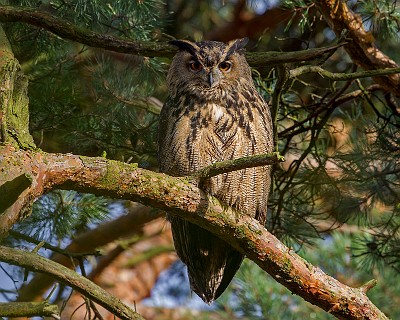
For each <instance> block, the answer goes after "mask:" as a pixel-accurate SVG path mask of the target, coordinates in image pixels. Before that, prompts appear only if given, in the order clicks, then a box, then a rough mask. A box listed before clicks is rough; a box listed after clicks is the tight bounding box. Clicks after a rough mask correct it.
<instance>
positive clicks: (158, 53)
mask: <svg viewBox="0 0 400 320" xmlns="http://www.w3.org/2000/svg"><path fill="white" fill-rule="evenodd" d="M0 21H1V22H24V23H27V24H31V25H34V26H36V27H39V28H43V29H46V30H48V31H50V32H52V33H54V34H56V35H58V36H59V37H61V38H63V39H66V40H71V41H75V42H79V43H82V44H85V45H88V46H90V47H95V48H102V49H106V50H110V51H115V52H121V53H128V54H135V55H140V56H148V57H172V56H173V55H174V54H175V52H176V50H177V49H176V47H174V46H171V45H169V44H168V43H167V42H140V41H136V40H135V41H131V40H125V39H121V38H118V37H115V36H111V35H105V34H99V33H96V32H93V31H90V30H87V29H83V28H80V27H78V26H76V25H74V24H72V23H71V22H69V21H66V20H63V19H61V18H58V17H56V16H53V15H51V14H49V13H47V12H42V11H40V10H38V9H32V8H26V7H13V6H0ZM340 46H341V44H340V45H336V46H331V47H326V48H317V49H309V50H304V51H296V52H247V53H246V58H247V61H248V62H249V64H250V65H252V66H260V65H264V66H265V65H276V64H282V63H289V62H301V61H308V60H313V59H317V58H320V57H322V56H324V55H325V54H326V53H328V52H330V51H333V50H336V49H337V48H338V47H340Z"/></svg>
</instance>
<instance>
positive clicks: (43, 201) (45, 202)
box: [14, 190, 111, 242]
mask: <svg viewBox="0 0 400 320" xmlns="http://www.w3.org/2000/svg"><path fill="white" fill-rule="evenodd" d="M110 205H111V203H110V200H107V199H105V198H102V197H96V196H94V195H91V194H80V193H78V192H76V191H69V190H56V191H53V192H50V193H48V194H46V195H44V196H42V197H40V198H39V199H38V200H37V201H36V202H35V203H34V205H33V208H32V214H31V215H30V216H29V218H27V219H25V220H24V221H23V222H21V223H19V224H17V225H16V226H14V230H16V231H19V232H22V233H24V234H27V235H30V236H32V237H34V238H36V239H40V240H44V241H47V242H54V241H56V242H57V241H61V240H63V239H67V238H71V237H73V236H74V235H76V234H77V233H79V232H82V231H85V230H87V229H88V227H89V226H93V225H94V224H96V223H98V222H101V221H104V220H106V219H107V217H109V211H110Z"/></svg>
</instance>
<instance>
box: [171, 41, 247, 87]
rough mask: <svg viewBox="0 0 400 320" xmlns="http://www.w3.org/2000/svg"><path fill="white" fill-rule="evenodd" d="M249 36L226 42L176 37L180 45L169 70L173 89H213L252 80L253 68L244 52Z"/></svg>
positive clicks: (173, 42)
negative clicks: (194, 40) (178, 38)
mask: <svg viewBox="0 0 400 320" xmlns="http://www.w3.org/2000/svg"><path fill="white" fill-rule="evenodd" d="M247 42H248V38H243V39H237V40H233V41H230V42H229V43H227V44H225V43H222V42H217V41H202V42H191V41H187V40H173V41H171V42H170V43H171V44H173V45H175V46H177V47H178V48H179V52H178V53H177V54H176V55H175V57H174V59H173V61H172V63H171V67H170V70H169V72H168V82H169V85H170V88H171V89H173V90H174V89H175V90H179V89H192V90H190V91H195V90H199V89H201V90H202V91H203V92H204V90H205V91H209V92H210V91H213V90H219V89H223V90H224V89H228V88H230V87H231V88H232V87H234V86H236V85H238V81H240V80H242V81H245V82H246V81H252V80H251V70H250V67H249V65H248V64H247V62H246V59H245V57H244V55H243V50H242V49H243V48H244V47H245V46H246V44H247Z"/></svg>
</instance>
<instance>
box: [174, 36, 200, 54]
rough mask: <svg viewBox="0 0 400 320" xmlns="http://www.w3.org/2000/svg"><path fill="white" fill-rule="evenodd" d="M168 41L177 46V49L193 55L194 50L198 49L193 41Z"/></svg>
mask: <svg viewBox="0 0 400 320" xmlns="http://www.w3.org/2000/svg"><path fill="white" fill-rule="evenodd" d="M168 43H169V44H172V45H173V46H176V47H178V48H179V50H183V51H187V52H189V53H191V54H192V55H195V53H196V51H197V50H198V49H199V47H198V46H197V45H196V44H195V43H194V42H191V41H188V40H172V41H169V42H168Z"/></svg>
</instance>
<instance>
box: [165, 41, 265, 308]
mask: <svg viewBox="0 0 400 320" xmlns="http://www.w3.org/2000/svg"><path fill="white" fill-rule="evenodd" d="M171 43H172V44H173V45H176V46H177V47H178V48H179V49H180V50H179V52H178V53H177V54H176V55H175V57H174V59H173V61H172V64H171V67H170V69H169V72H168V77H167V81H168V88H169V95H168V99H167V101H166V103H165V105H164V106H163V109H162V111H161V115H160V130H159V162H160V170H161V171H162V172H165V173H167V174H170V175H174V176H184V175H189V174H192V173H194V172H196V171H197V170H199V169H201V168H203V167H205V166H207V165H209V164H211V163H214V162H218V161H223V160H228V159H236V158H241V157H245V156H250V155H255V154H262V153H268V152H272V150H273V141H272V140H273V134H272V122H271V116H270V112H269V108H268V106H267V104H266V103H265V102H264V101H263V99H262V98H261V96H260V95H259V93H258V92H257V90H256V88H255V86H254V83H253V80H252V77H251V70H250V67H249V65H248V63H247V62H246V59H245V57H244V55H243V52H242V49H243V48H244V46H245V45H246V44H247V39H239V40H235V41H231V42H229V43H228V44H224V43H221V42H216V41H204V42H197V43H193V42H190V41H184V40H176V41H172V42H171ZM270 169H271V168H270V166H263V167H257V168H248V169H243V170H239V171H235V172H230V173H226V174H221V175H218V176H216V177H213V178H211V179H210V181H209V183H208V184H207V185H206V186H205V188H206V190H205V191H206V192H208V193H209V194H211V195H213V196H215V197H217V198H219V199H220V200H221V201H222V202H224V203H226V204H228V205H230V206H232V207H234V208H236V209H238V211H239V212H241V213H243V214H246V215H250V216H251V217H254V218H256V219H258V220H259V221H260V222H261V223H262V224H264V223H265V219H266V211H267V199H268V193H269V189H270ZM168 219H169V220H170V221H171V226H172V234H173V238H174V243H175V248H176V251H177V253H178V256H179V257H180V258H181V260H182V261H183V262H184V263H185V264H186V265H187V267H188V273H189V279H190V284H191V288H192V290H193V291H194V292H196V293H197V294H198V295H199V296H200V297H201V298H202V299H203V300H204V301H205V302H208V303H210V302H212V301H213V300H215V299H216V298H218V297H219V296H220V295H221V294H222V292H224V290H225V289H226V287H227V286H228V284H229V283H230V281H231V280H232V278H233V276H234V275H235V273H236V271H237V269H238V268H239V267H240V264H241V262H242V260H243V257H244V256H243V255H242V254H241V253H239V252H238V251H236V250H235V249H233V248H232V247H231V246H230V245H229V244H227V243H226V242H225V241H223V240H221V239H220V238H218V237H216V236H214V235H213V234H211V233H210V232H208V231H206V230H204V229H202V228H200V227H198V226H196V225H194V224H191V223H189V222H186V221H185V220H183V219H180V218H177V217H175V216H173V215H169V216H168Z"/></svg>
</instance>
